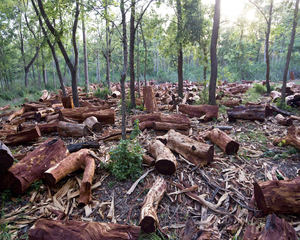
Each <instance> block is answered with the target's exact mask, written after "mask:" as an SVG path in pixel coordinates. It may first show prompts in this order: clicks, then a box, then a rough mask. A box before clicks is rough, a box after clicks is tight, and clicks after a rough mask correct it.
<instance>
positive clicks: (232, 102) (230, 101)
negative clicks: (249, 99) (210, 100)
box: [220, 99, 242, 107]
mask: <svg viewBox="0 0 300 240" xmlns="http://www.w3.org/2000/svg"><path fill="white" fill-rule="evenodd" d="M220 103H221V104H222V105H224V106H226V107H235V106H239V105H240V104H241V103H242V100H241V99H227V100H223V101H221V102H220Z"/></svg>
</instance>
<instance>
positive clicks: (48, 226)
mask: <svg viewBox="0 0 300 240" xmlns="http://www.w3.org/2000/svg"><path fill="white" fill-rule="evenodd" d="M139 235H140V227H138V226H130V225H121V224H114V223H101V222H80V221H59V220H47V219H39V220H38V221H37V222H36V223H35V224H34V225H33V226H32V228H31V229H30V230H29V234H28V236H29V240H137V239H138V238H139Z"/></svg>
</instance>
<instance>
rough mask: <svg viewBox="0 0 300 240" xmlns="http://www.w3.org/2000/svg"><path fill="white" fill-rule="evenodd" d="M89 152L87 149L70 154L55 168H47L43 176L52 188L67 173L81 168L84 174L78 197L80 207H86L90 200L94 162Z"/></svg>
mask: <svg viewBox="0 0 300 240" xmlns="http://www.w3.org/2000/svg"><path fill="white" fill-rule="evenodd" d="M90 152H91V151H90V150H88V149H81V150H79V151H78V152H74V153H71V154H70V155H69V156H67V157H66V158H64V159H63V160H62V161H60V162H59V163H57V164H56V165H55V166H53V167H51V168H49V169H48V170H47V171H46V172H45V174H44V178H45V181H46V183H47V184H49V185H50V186H54V185H55V184H56V183H58V182H59V181H60V180H61V179H63V178H64V177H65V176H67V175H68V174H69V173H72V172H75V171H77V170H79V169H81V168H83V169H84V174H83V178H82V182H81V186H80V197H79V204H80V205H86V204H88V203H89V202H90V201H91V199H92V192H91V191H92V189H91V187H92V181H93V177H94V172H95V161H94V159H93V157H92V156H91V153H90Z"/></svg>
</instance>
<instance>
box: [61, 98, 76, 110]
mask: <svg viewBox="0 0 300 240" xmlns="http://www.w3.org/2000/svg"><path fill="white" fill-rule="evenodd" d="M61 102H62V104H63V106H64V108H74V103H73V97H72V96H67V97H62V98H61Z"/></svg>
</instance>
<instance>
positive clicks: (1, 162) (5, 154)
mask: <svg viewBox="0 0 300 240" xmlns="http://www.w3.org/2000/svg"><path fill="white" fill-rule="evenodd" d="M13 163H14V157H13V155H12V153H11V151H10V150H9V148H8V147H7V146H6V145H5V144H4V143H2V142H1V141H0V175H1V174H3V173H5V172H6V171H7V169H9V168H10V167H11V166H12V165H13Z"/></svg>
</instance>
